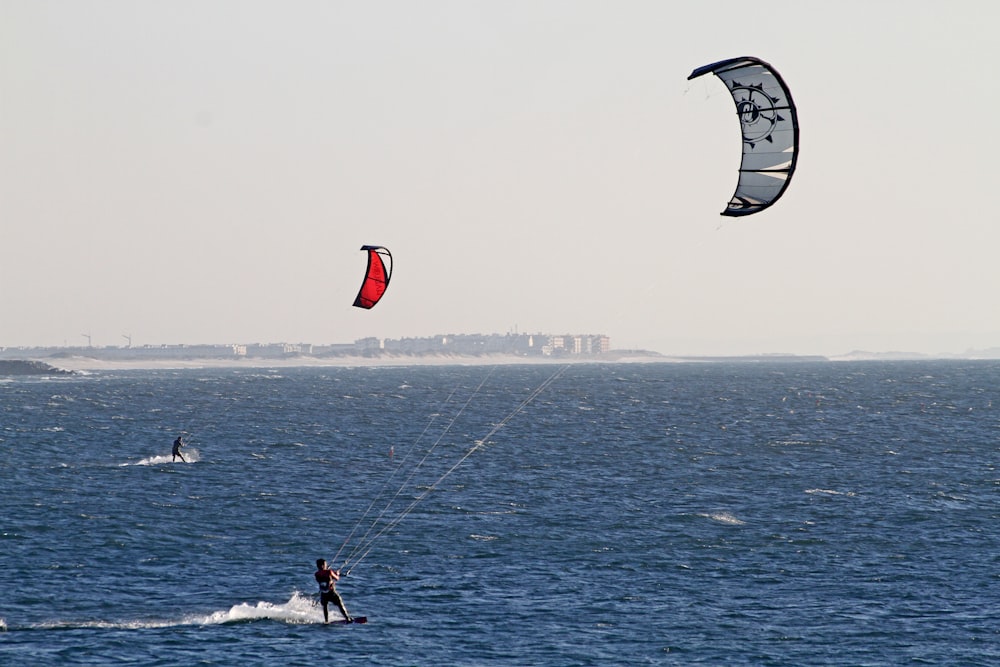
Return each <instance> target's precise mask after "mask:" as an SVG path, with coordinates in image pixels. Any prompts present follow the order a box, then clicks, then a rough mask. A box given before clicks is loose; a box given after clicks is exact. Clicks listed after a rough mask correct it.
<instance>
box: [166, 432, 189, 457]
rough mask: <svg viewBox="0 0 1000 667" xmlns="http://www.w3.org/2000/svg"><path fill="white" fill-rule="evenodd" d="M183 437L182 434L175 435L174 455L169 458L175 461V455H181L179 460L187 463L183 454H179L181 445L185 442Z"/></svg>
mask: <svg viewBox="0 0 1000 667" xmlns="http://www.w3.org/2000/svg"><path fill="white" fill-rule="evenodd" d="M183 438H184V436H181V435H179V436H177V439H176V440H174V457H173V458H172V459H170V460H171V461H176V460H177V457H178V456H179V457H181V461H184V463H187V460H186V459H185V458H184V455H183V454H181V447H183V446H184V445H186V444H187V443H186V442H184V439H183Z"/></svg>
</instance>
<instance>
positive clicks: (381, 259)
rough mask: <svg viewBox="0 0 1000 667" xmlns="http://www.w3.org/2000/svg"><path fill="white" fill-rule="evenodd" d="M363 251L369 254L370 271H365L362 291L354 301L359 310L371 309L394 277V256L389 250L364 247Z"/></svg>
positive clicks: (377, 247) (372, 246)
mask: <svg viewBox="0 0 1000 667" xmlns="http://www.w3.org/2000/svg"><path fill="white" fill-rule="evenodd" d="M361 250H362V251H364V252H367V253H368V269H367V270H366V271H365V279H364V280H363V281H362V282H361V289H360V290H358V296H357V297H356V298H355V299H354V305H355V306H357V307H358V308H365V309H367V308H371V307H372V306H374V305H375V304H376V303H378V302H379V299H381V298H382V295H383V294H385V290H386V289H387V288H388V287H389V278H390V277H391V276H392V254H391V253H390V252H389V250H388V248H383V247H382V246H377V245H363V246H361Z"/></svg>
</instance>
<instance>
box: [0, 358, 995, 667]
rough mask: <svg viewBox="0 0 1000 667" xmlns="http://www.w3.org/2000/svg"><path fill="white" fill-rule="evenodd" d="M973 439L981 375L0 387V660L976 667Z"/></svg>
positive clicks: (682, 368) (985, 544) (647, 374)
mask: <svg viewBox="0 0 1000 667" xmlns="http://www.w3.org/2000/svg"><path fill="white" fill-rule="evenodd" d="M995 406H996V407H995ZM998 427H1000V365H997V364H995V363H991V362H919V363H918V362H905V363H904V362H897V363H875V362H869V363H826V364H745V365H736V364H707V365H694V364H649V365H645V364H643V365H628V364H622V365H577V366H570V367H558V366H548V365H542V366H502V367H497V368H492V367H457V366H448V367H436V368H427V367H399V368H326V369H280V370H267V369H258V370H250V369H238V370H183V371H128V372H99V373H93V374H90V375H86V376H79V377H73V378H53V379H39V378H36V379H21V378H19V379H14V380H2V381H0V451H2V453H3V457H2V458H0V488H2V494H3V502H2V504H3V508H2V512H0V618H2V619H3V621H2V625H0V629H2V628H3V627H4V626H5V627H6V631H5V632H0V662H2V663H3V664H20V665H105V664H112V663H118V664H129V663H132V664H143V665H157V664H162V665H173V664H193V663H195V662H198V663H199V664H216V665H231V664H261V665H265V664H267V665H271V664H311V663H316V662H323V663H331V664H337V663H344V664H348V663H351V664H381V665H432V664H433V665H440V664H452V665H608V664H621V665H642V664H657V665H659V664H678V665H690V664H706V665H740V664H745V665H789V664H800V665H806V664H809V665H816V664H852V665H899V664H928V665H944V664H948V665H985V664H998V663H1000V620H998V619H1000V612H998V611H997V609H998V603H1000V562H998V561H1000V537H998V535H1000V531H998V530H997V519H998V515H1000V511H998V500H1000V474H998V473H997V469H996V464H997V458H998V451H1000V447H998V442H1000V428H998ZM182 431H183V432H187V433H189V434H190V445H189V446H188V448H187V449H186V450H185V451H186V455H187V458H188V463H181V462H176V463H174V462H172V461H171V456H170V443H171V442H172V440H173V439H174V438H175V437H176V436H177V434H179V433H180V432H182ZM481 441H483V442H481ZM480 442H481V444H477V443H480ZM390 501H391V503H390ZM387 506H388V508H389V509H388V510H387V511H385V512H384V513H383V514H381V517H380V515H379V511H380V510H382V509H383V508H385V507H387ZM369 508H371V510H372V511H370V512H368V513H367V514H366V511H368V510H369ZM376 519H379V520H378V523H376V524H375V527H374V529H372V530H371V531H370V532H369V529H370V527H371V526H372V524H373V523H375V520H376ZM366 534H367V537H366ZM349 538H350V539H349ZM345 543H346V544H345ZM358 545H360V546H358ZM355 547H357V548H355ZM338 554H339V555H338ZM335 556H336V560H337V564H340V563H342V562H343V560H344V559H345V558H349V564H348V567H350V568H351V574H350V576H348V577H347V578H345V580H344V581H343V582H342V583H341V585H340V590H341V593H342V595H343V596H344V598H345V601H346V602H347V605H348V607H349V609H350V610H351V612H352V613H354V614H356V615H366V616H368V617H369V623H368V624H367V625H363V626H362V625H353V626H333V625H331V626H324V625H323V624H322V613H321V612H320V611H319V610H318V608H317V607H315V606H314V587H315V586H314V583H313V581H312V571H313V569H314V567H313V561H314V560H315V559H316V558H318V557H325V558H327V559H330V560H334V558H335ZM334 615H335V614H334Z"/></svg>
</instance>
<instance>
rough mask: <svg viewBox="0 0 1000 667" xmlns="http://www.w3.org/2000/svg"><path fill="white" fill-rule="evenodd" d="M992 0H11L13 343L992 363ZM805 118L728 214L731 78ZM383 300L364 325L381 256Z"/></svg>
mask: <svg viewBox="0 0 1000 667" xmlns="http://www.w3.org/2000/svg"><path fill="white" fill-rule="evenodd" d="M998 24H1000V3H996V2H992V1H990V0H983V1H981V2H961V1H959V2H951V3H943V2H939V1H935V2H928V1H924V0H916V1H910V2H905V3H904V2H879V1H877V0H864V1H860V2H850V1H847V2H836V3H831V2H808V1H804V0H795V1H790V2H784V1H780V0H779V1H774V2H767V3H757V4H754V3H747V2H745V1H741V2H729V1H720V2H697V3H672V2H662V1H660V0H650V1H648V2H639V1H634V2H629V1H617V0H608V1H602V2H598V1H593V2H588V1H580V0H573V1H570V0H567V1H552V0H524V1H518V0H513V1H510V0H505V1H503V2H501V1H494V2H473V1H470V0H455V1H453V2H445V1H436V0H427V1H424V2H409V1H399V2H378V1H374V2H368V1H366V2H360V1H358V2H330V1H327V0H316V1H314V2H308V1H295V0H280V1H279V0H275V1H264V0H232V1H230V2H222V1H215V0H190V1H186V0H171V1H170V2H153V1H141V0H140V1H137V0H102V1H82V0H81V1H76V2H74V1H68V0H67V1H60V2H55V1H51V0H20V1H18V0H0V233H2V237H0V238H2V246H0V247H2V253H0V257H2V261H0V346H20V345H63V344H68V345H82V344H86V342H87V338H85V337H84V336H83V334H88V335H90V336H91V341H92V342H93V344H94V345H99V346H105V345H124V344H126V340H125V338H124V337H123V336H125V335H128V336H131V337H132V343H133V344H134V345H143V344H159V343H231V342H241V343H254V342H311V343H330V342H350V341H353V340H355V339H357V338H361V337H365V336H380V337H390V338H398V337H402V336H425V335H433V334H446V333H493V332H498V333H502V332H506V331H509V330H514V329H517V330H519V331H522V332H546V333H605V334H608V335H609V336H611V339H612V344H613V346H614V347H619V348H621V347H643V348H649V349H654V350H658V351H660V352H663V353H668V354H694V353H701V354H719V353H760V352H798V353H821V354H837V353H843V352H848V351H850V350H852V349H856V348H862V349H868V350H883V351H884V350H906V351H925V352H958V351H962V350H965V349H966V348H970V347H988V346H996V345H1000V307H997V297H996V294H997V290H998V287H1000V259H998V258H997V248H998V246H1000V219H998V214H997V212H996V206H995V201H996V195H997V192H998V190H1000V138H998V137H1000V135H998V133H997V132H996V129H995V127H996V120H995V119H996V116H997V110H998V109H1000V92H998V90H1000V86H998V84H997V76H996V72H995V67H994V65H995V63H996V61H997V58H998V56H1000V47H998V46H997V36H996V26H997V25H998ZM744 55H752V56H756V57H759V58H762V59H763V60H766V61H768V62H770V63H772V64H773V65H774V66H775V67H776V68H777V69H778V70H779V71H780V72H781V74H782V76H783V77H784V79H785V80H786V82H787V83H788V84H789V86H790V88H791V90H792V94H793V95H794V98H795V101H796V103H797V105H798V108H799V121H800V126H801V131H802V135H801V154H800V155H801V157H800V160H799V165H798V171H797V173H796V174H795V177H794V179H793V181H792V184H791V186H790V187H789V189H788V191H787V193H786V194H785V196H784V198H783V199H782V200H781V201H780V202H779V203H778V204H776V205H775V206H774V207H773V208H771V209H768V210H767V211H764V212H762V213H760V214H758V215H754V216H750V217H748V218H744V219H731V218H723V217H721V216H720V215H719V211H721V210H722V209H723V208H724V207H725V204H726V202H727V201H728V200H729V197H730V195H731V194H732V191H733V189H734V187H735V184H736V169H737V167H738V166H739V153H740V138H739V136H740V135H739V124H738V122H737V120H736V118H735V114H734V109H733V103H732V99H731V98H730V97H729V96H728V93H727V92H726V90H725V88H724V86H723V84H722V83H721V82H720V81H718V79H716V78H715V77H703V78H701V79H697V80H695V81H692V82H688V81H687V80H686V79H687V75H688V74H689V73H690V72H691V70H693V69H694V68H696V67H698V66H701V65H704V64H707V63H710V62H714V61H717V60H721V59H724V58H729V57H734V56H744ZM366 243H371V244H381V245H385V246H387V247H389V248H390V249H391V251H392V253H393V256H394V258H395V261H396V268H395V272H394V274H393V282H392V285H391V287H390V289H389V292H388V293H387V295H386V297H385V298H384V299H383V301H382V303H380V304H379V305H378V306H377V307H376V308H375V309H373V310H371V311H363V310H360V309H357V308H353V307H352V306H351V303H352V302H353V299H354V295H355V293H356V291H357V289H358V286H359V285H360V280H361V274H362V272H363V270H364V266H365V256H364V254H363V253H361V252H360V251H359V248H360V246H361V245H362V244H366Z"/></svg>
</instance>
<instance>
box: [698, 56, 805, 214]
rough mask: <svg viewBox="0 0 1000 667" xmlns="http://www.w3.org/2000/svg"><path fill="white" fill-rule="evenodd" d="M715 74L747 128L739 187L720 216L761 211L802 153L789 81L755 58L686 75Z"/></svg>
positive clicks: (787, 179) (782, 189)
mask: <svg viewBox="0 0 1000 667" xmlns="http://www.w3.org/2000/svg"><path fill="white" fill-rule="evenodd" d="M709 73H712V74H715V76H717V77H719V79H721V80H722V82H723V83H725V84H726V87H727V88H729V92H730V94H731V95H732V96H733V102H735V103H736V114H737V116H738V117H739V120H740V129H741V131H742V133H743V160H742V162H741V163H740V176H739V182H738V183H737V185H736V192H735V193H733V197H732V199H731V200H730V201H729V205H728V206H727V207H726V210H724V211H723V212H722V215H731V216H740V215H750V214H751V213H757V212H758V211H763V210H764V209H765V208H767V207H768V206H770V205H771V204H773V203H774V202H776V201H778V199H779V198H780V197H781V195H783V194H784V193H785V189H786V188H787V187H788V184H789V183H790V182H791V180H792V174H793V173H794V172H795V163H796V162H797V161H798V156H799V118H798V114H797V113H796V111H795V104H794V103H793V102H792V95H791V93H790V92H789V91H788V86H787V85H785V81H784V80H783V79H782V78H781V75H779V74H778V73H777V72H776V71H775V69H774V68H773V67H771V66H770V65H769V64H767V63H766V62H764V61H763V60H758V59H757V58H749V57H747V58H730V59H729V60H721V61H719V62H717V63H712V64H711V65H705V66H704V67H699V68H698V69H696V70H695V71H693V72H691V75H690V76H689V77H688V80H689V81H690V80H691V79H694V78H695V77H699V76H702V75H703V74H709Z"/></svg>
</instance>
